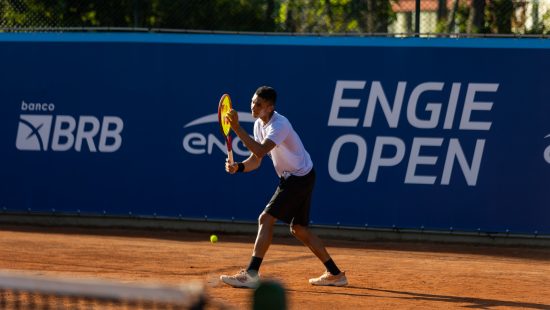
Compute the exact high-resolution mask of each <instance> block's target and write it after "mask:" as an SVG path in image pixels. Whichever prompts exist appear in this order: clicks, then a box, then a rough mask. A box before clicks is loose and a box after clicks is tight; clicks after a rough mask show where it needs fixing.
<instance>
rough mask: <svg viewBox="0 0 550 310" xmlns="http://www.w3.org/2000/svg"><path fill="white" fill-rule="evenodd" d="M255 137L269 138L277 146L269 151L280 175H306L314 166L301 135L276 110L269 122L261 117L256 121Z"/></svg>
mask: <svg viewBox="0 0 550 310" xmlns="http://www.w3.org/2000/svg"><path fill="white" fill-rule="evenodd" d="M254 139H255V140H256V141H258V142H260V143H261V142H263V141H264V140H265V139H269V140H271V141H273V142H274V143H275V147H274V148H273V149H272V150H271V151H270V152H269V153H268V156H269V157H270V158H271V160H272V161H273V166H274V167H275V171H276V172H277V175H278V176H279V177H284V178H288V177H289V176H290V175H296V176H304V175H306V174H308V173H309V172H310V171H311V169H312V168H313V162H312V161H311V157H310V156H309V154H308V152H307V151H306V149H305V148H304V145H303V144H302V141H301V140H300V137H299V136H298V134H297V133H296V131H294V129H293V128H292V125H291V124H290V122H289V121H288V119H287V118H286V117H284V116H282V115H281V114H279V113H277V112H275V113H273V116H272V117H271V119H270V120H269V122H268V123H267V124H264V123H263V121H262V120H261V119H259V118H258V119H257V120H256V122H255V123H254Z"/></svg>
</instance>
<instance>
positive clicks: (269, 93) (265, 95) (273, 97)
mask: <svg viewBox="0 0 550 310" xmlns="http://www.w3.org/2000/svg"><path fill="white" fill-rule="evenodd" d="M256 95H257V96H258V97H261V98H262V99H264V100H267V101H269V102H271V104H272V105H275V101H277V92H276V91H275V89H273V87H269V86H260V87H258V89H256Z"/></svg>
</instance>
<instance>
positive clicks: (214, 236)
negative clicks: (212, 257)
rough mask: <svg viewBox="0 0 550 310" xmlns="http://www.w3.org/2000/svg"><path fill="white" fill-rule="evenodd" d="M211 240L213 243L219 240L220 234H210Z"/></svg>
mask: <svg viewBox="0 0 550 310" xmlns="http://www.w3.org/2000/svg"><path fill="white" fill-rule="evenodd" d="M210 242H212V243H216V242H218V236H216V235H212V236H210Z"/></svg>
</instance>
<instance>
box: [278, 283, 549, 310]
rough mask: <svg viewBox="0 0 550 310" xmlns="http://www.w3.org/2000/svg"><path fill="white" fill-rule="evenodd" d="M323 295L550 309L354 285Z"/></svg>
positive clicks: (537, 305) (533, 304) (524, 303)
mask: <svg viewBox="0 0 550 310" xmlns="http://www.w3.org/2000/svg"><path fill="white" fill-rule="evenodd" d="M350 289H352V290H364V291H367V292H366V293H357V292H350ZM287 291H295V292H297V293H304V291H303V290H293V289H288V290H287ZM308 292H310V293H319V292H318V291H308ZM322 293H323V294H334V295H346V296H365V297H371V298H372V297H375V298H393V299H405V300H422V301H432V302H447V303H459V304H466V305H464V306H462V307H463V308H472V309H493V308H500V307H510V308H521V309H550V305H546V304H538V303H530V302H521V301H507V300H497V299H487V298H475V297H461V296H448V295H434V294H424V293H415V292H407V291H395V290H386V289H377V288H368V287H360V286H352V285H348V286H346V291H338V292H330V291H323V292H322ZM375 293H389V294H393V296H392V295H380V294H375Z"/></svg>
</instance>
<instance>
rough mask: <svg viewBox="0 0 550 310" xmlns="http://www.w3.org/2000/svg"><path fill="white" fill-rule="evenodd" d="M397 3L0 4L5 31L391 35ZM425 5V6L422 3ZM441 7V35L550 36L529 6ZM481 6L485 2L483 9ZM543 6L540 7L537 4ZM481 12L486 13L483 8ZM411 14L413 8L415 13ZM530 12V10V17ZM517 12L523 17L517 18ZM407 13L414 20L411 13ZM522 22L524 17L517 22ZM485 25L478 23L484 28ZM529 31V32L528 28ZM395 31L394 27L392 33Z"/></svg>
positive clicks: (191, 0) (27, 0) (121, 0)
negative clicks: (106, 29) (156, 30)
mask: <svg viewBox="0 0 550 310" xmlns="http://www.w3.org/2000/svg"><path fill="white" fill-rule="evenodd" d="M399 1H400V0H0V28H67V27H71V28H74V27H77V28H82V27H123V28H163V29H180V30H207V31H208V30H217V31H254V32H301V33H304V32H305V33H387V32H388V29H390V28H389V27H390V26H391V25H392V24H393V23H395V22H396V20H397V14H396V13H395V12H394V11H393V10H392V5H393V4H397V3H398V2H399ZM421 1H427V0H421ZM454 1H457V0H453V1H451V3H452V5H453V8H456V9H453V10H451V12H452V13H449V14H448V13H447V11H448V9H449V8H447V7H446V5H449V2H448V1H441V0H440V1H437V3H438V5H439V8H438V12H439V11H444V13H438V20H437V25H436V31H437V32H440V33H442V32H460V33H466V32H471V33H486V32H491V33H512V32H520V33H549V32H550V13H549V12H550V11H546V12H542V13H540V14H541V15H542V16H540V17H539V16H538V13H536V14H537V16H536V18H535V19H533V22H532V26H531V24H527V21H528V20H531V19H529V16H530V15H529V14H535V13H533V12H537V11H536V10H535V9H528V7H527V2H524V1H517V0H478V2H477V3H478V4H480V6H479V9H478V10H479V11H481V12H483V11H484V14H483V16H482V17H481V20H480V19H479V15H478V14H475V18H473V19H475V20H476V22H475V25H474V24H473V23H472V17H473V13H472V12H474V11H473V8H472V0H470V1H467V0H458V2H457V3H456V6H455V2H454ZM479 1H485V2H484V3H480V2H479ZM533 3H534V4H533V5H538V2H533ZM483 8H484V9H483ZM410 9H411V10H413V9H414V8H410ZM528 10H529V11H528ZM518 12H519V13H518ZM407 14H410V13H407ZM518 16H519V17H518ZM480 22H481V23H480ZM526 25H529V28H527V26H526ZM392 27H393V26H392Z"/></svg>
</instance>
